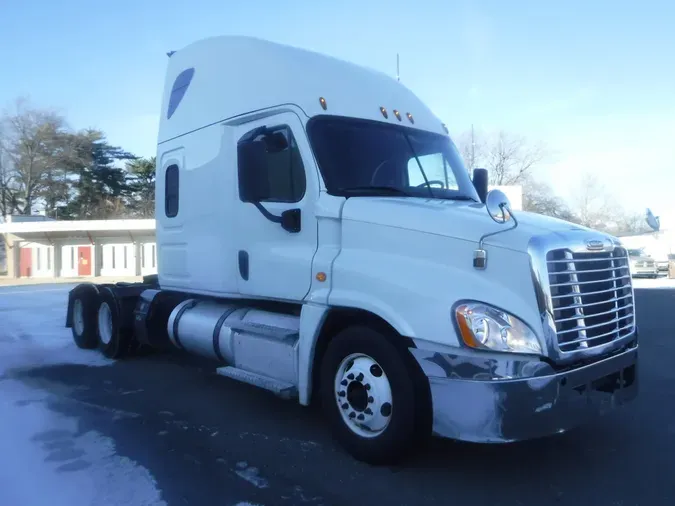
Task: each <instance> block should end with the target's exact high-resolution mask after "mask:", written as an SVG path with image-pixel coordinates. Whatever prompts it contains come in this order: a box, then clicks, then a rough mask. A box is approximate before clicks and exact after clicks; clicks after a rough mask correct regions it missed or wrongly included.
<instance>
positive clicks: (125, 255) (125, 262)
mask: <svg viewBox="0 0 675 506" xmlns="http://www.w3.org/2000/svg"><path fill="white" fill-rule="evenodd" d="M124 268H125V269H126V268H127V247H126V246H124Z"/></svg>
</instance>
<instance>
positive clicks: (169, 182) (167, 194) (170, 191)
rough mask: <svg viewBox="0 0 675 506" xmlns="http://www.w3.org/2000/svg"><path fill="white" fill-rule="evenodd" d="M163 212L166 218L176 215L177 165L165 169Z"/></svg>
mask: <svg viewBox="0 0 675 506" xmlns="http://www.w3.org/2000/svg"><path fill="white" fill-rule="evenodd" d="M164 212H165V214H166V217H167V218H173V217H175V216H176V215H177V214H178V165H176V164H172V165H169V166H168V167H167V168H166V175H165V184H164Z"/></svg>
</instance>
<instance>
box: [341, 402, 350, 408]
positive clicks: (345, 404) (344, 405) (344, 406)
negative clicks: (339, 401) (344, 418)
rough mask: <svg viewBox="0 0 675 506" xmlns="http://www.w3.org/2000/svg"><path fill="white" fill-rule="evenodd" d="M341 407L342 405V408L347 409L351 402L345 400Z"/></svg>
mask: <svg viewBox="0 0 675 506" xmlns="http://www.w3.org/2000/svg"><path fill="white" fill-rule="evenodd" d="M340 407H341V408H342V409H347V408H348V407H349V404H347V403H346V402H345V403H344V404H343V405H342V406H340Z"/></svg>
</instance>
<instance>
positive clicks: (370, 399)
mask: <svg viewBox="0 0 675 506" xmlns="http://www.w3.org/2000/svg"><path fill="white" fill-rule="evenodd" d="M374 401H375V399H373V398H372V396H371V397H368V404H370V403H372V402H374Z"/></svg>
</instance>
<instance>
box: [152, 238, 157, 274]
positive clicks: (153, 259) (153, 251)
mask: <svg viewBox="0 0 675 506" xmlns="http://www.w3.org/2000/svg"><path fill="white" fill-rule="evenodd" d="M156 258H157V257H156V256H155V245H154V244H153V245H152V268H153V269H154V268H155V262H156Z"/></svg>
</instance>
